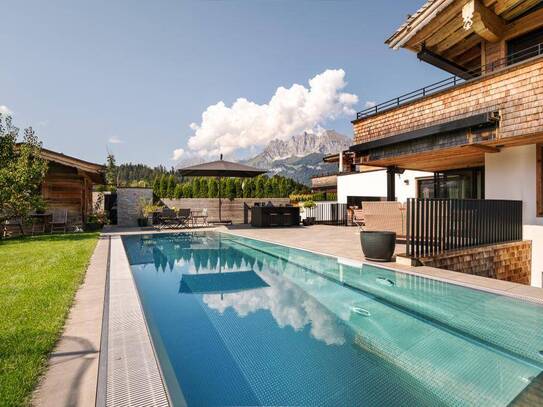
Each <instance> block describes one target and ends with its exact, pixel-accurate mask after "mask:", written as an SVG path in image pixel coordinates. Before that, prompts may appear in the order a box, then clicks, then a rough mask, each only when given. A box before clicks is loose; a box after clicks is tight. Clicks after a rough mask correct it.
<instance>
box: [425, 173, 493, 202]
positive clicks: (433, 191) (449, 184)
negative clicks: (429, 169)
mask: <svg viewBox="0 0 543 407" xmlns="http://www.w3.org/2000/svg"><path fill="white" fill-rule="evenodd" d="M417 195H418V197H419V198H450V199H483V198H484V168H470V169H460V170H452V171H446V172H440V173H435V174H434V176H433V177H428V178H419V179H417Z"/></svg>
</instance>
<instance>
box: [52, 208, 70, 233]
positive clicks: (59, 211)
mask: <svg viewBox="0 0 543 407" xmlns="http://www.w3.org/2000/svg"><path fill="white" fill-rule="evenodd" d="M49 225H50V226H51V234H53V232H55V231H61V230H62V232H63V233H66V229H67V227H68V209H66V208H55V209H53V216H52V219H51V223H49Z"/></svg>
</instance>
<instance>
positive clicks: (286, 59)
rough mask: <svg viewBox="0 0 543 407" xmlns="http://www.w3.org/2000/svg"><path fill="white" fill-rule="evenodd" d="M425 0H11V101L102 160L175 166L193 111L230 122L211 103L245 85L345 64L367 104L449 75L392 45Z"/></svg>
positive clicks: (264, 98)
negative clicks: (109, 156)
mask: <svg viewBox="0 0 543 407" xmlns="http://www.w3.org/2000/svg"><path fill="white" fill-rule="evenodd" d="M421 3H422V0H416V1H415V0H413V1H401V2H399V1H397V0H380V1H369V0H367V1H363V0H359V1H302V0H297V1H263V0H260V1H249V0H247V1H201V2H185V1H154V2H151V1H136V0H125V1H97V0H95V1H73V0H71V1H55V0H52V1H49V2H44V1H39V0H36V1H30V0H29V1H18V2H10V5H9V7H5V6H4V7H3V8H2V14H3V17H2V30H1V31H0V43H1V44H2V55H3V58H2V59H3V63H2V64H0V105H4V106H7V108H9V109H10V110H11V111H12V112H13V117H14V121H15V124H16V125H17V126H19V127H21V128H22V127H26V126H29V125H32V126H33V127H34V128H35V129H36V130H37V133H38V136H39V137H40V138H41V139H42V140H43V142H44V146H45V147H47V148H50V149H53V150H56V151H61V152H64V153H65V154H70V155H74V156H76V157H80V158H82V159H86V160H89V161H95V162H103V161H104V159H105V155H106V152H107V149H109V150H110V151H112V152H113V153H114V154H115V155H116V157H117V160H118V161H119V162H128V161H132V162H142V163H146V164H149V165H158V164H164V165H166V166H171V165H173V164H174V161H172V154H173V151H174V150H175V149H180V148H182V149H184V150H185V151H187V150H189V149H188V148H187V141H188V139H189V137H191V136H193V135H194V133H195V131H196V130H194V129H196V127H194V129H191V128H190V127H189V125H190V124H191V123H196V124H197V125H198V126H200V127H202V128H204V127H205V128H208V129H210V132H211V133H212V132H213V131H214V130H217V128H216V127H215V128H214V127H213V126H211V127H210V126H207V124H209V123H212V122H213V118H210V119H209V120H208V123H206V126H202V113H203V112H204V111H205V110H206V109H207V108H208V106H211V105H215V104H216V103H218V102H220V101H223V102H224V104H225V107H226V110H225V111H224V112H223V113H224V114H228V113H229V110H228V108H229V107H230V106H231V105H232V103H234V102H235V101H236V99H238V98H240V97H241V98H246V99H248V100H249V101H251V102H254V104H255V105H253V107H254V108H255V109H257V107H258V106H259V105H262V104H267V103H268V102H269V101H270V99H271V98H272V96H273V95H274V93H275V92H276V90H277V88H278V87H280V86H283V87H285V88H290V87H291V86H292V85H293V84H299V85H302V86H304V87H305V88H309V85H308V80H310V79H311V78H313V77H315V76H316V75H318V74H321V73H323V72H325V71H326V70H327V69H330V70H340V69H341V70H343V71H344V81H345V82H346V86H345V87H344V88H342V89H339V90H338V91H339V92H340V93H341V92H343V93H348V94H354V95H356V96H358V102H357V103H356V104H355V103H352V100H351V102H350V105H349V107H350V108H352V109H353V110H360V109H362V108H363V107H364V105H365V103H366V102H367V101H377V102H379V101H384V100H385V99H387V98H391V97H394V96H398V95H399V94H401V93H404V92H407V91H410V90H413V89H416V88H418V87H421V86H424V85H426V84H429V83H431V82H432V81H434V80H437V79H440V78H442V77H444V76H445V74H444V73H442V72H440V71H439V70H437V69H436V68H433V67H431V66H429V65H427V64H424V63H422V62H419V61H418V60H417V58H416V56H415V54H413V53H410V52H408V51H404V50H402V51H393V50H391V49H389V48H388V47H387V46H386V45H384V40H385V39H386V38H387V37H388V36H389V35H390V34H391V33H392V32H393V31H394V30H395V29H396V28H397V26H398V25H399V24H400V23H401V22H402V21H403V20H404V19H405V17H406V15H407V14H408V13H412V12H414V11H415V10H416V9H417V8H418V7H419V6H420V4H421ZM223 110H224V109H223ZM257 110H258V109H257ZM243 112H244V111H243V110H241V113H239V114H241V116H242V117H245V115H244V113H243ZM261 113H263V114H264V115H266V113H265V112H264V111H261ZM336 113H337V112H336ZM319 117H320V116H319ZM322 117H323V118H322V120H320V121H319V123H318V125H319V126H321V127H324V128H333V129H336V130H338V131H340V132H342V133H344V134H347V135H349V136H351V135H352V129H351V124H350V120H351V119H352V118H353V117H352V116H351V115H350V114H343V115H341V114H339V115H338V114H333V115H332V117H333V118H331V116H330V115H328V116H327V115H326V114H323V115H322ZM215 123H217V122H215ZM281 128H283V127H281ZM272 129H273V128H272ZM236 131H237V130H236ZM270 131H272V130H270ZM227 136H228V137H230V139H236V138H237V136H235V135H234V136H231V134H230V133H229V134H228V135H227ZM280 136H281V135H278V137H280ZM225 137H226V136H225ZM228 137H226V138H228ZM249 137H250V135H249ZM266 137H267V136H266ZM203 140H204V142H205V139H203ZM111 141H119V142H118V143H111ZM200 144H201V143H200ZM220 148H223V147H220ZM240 151H243V150H240Z"/></svg>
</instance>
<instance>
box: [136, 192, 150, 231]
mask: <svg viewBox="0 0 543 407" xmlns="http://www.w3.org/2000/svg"><path fill="white" fill-rule="evenodd" d="M151 203H152V202H151V201H150V200H149V199H145V198H143V197H141V198H140V200H139V205H138V220H137V222H138V226H139V227H145V226H147V225H148V224H149V221H148V219H147V217H148V215H147V214H146V211H145V208H146V207H147V206H148V205H150V204H151Z"/></svg>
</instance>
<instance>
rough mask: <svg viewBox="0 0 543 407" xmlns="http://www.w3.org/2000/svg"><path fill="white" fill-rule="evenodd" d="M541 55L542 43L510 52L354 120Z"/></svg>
mask: <svg viewBox="0 0 543 407" xmlns="http://www.w3.org/2000/svg"><path fill="white" fill-rule="evenodd" d="M541 55H543V44H537V45H534V46H532V47H529V48H526V49H524V50H521V51H519V52H515V53H513V54H510V55H508V56H507V57H506V58H502V59H499V60H497V61H493V62H492V63H490V64H487V65H483V66H480V67H478V68H476V69H473V70H469V71H465V72H463V74H462V75H453V76H450V77H448V78H446V79H443V80H441V81H438V82H435V83H432V84H431V85H427V86H425V87H423V88H421V89H417V90H414V91H412V92H409V93H406V94H403V95H401V96H398V97H395V98H394V99H390V100H387V101H386V102H382V103H379V104H377V105H375V106H372V107H369V108H367V109H365V110H362V111H360V112H358V113H357V114H356V120H361V119H364V118H366V117H369V116H373V115H375V114H377V113H380V112H385V111H387V110H390V109H394V108H397V107H400V106H403V105H405V104H407V103H410V102H413V101H416V100H419V99H422V98H424V97H426V96H430V95H433V94H434V93H438V92H441V91H443V90H447V89H450V88H453V87H455V86H458V85H461V84H463V83H466V82H470V81H473V80H477V79H480V78H481V77H482V76H484V75H488V74H491V73H494V72H496V71H499V70H500V69H503V68H506V67H508V66H511V65H514V64H518V63H521V62H523V61H525V60H528V59H532V58H536V57H539V56H541ZM356 120H355V121H356Z"/></svg>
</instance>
